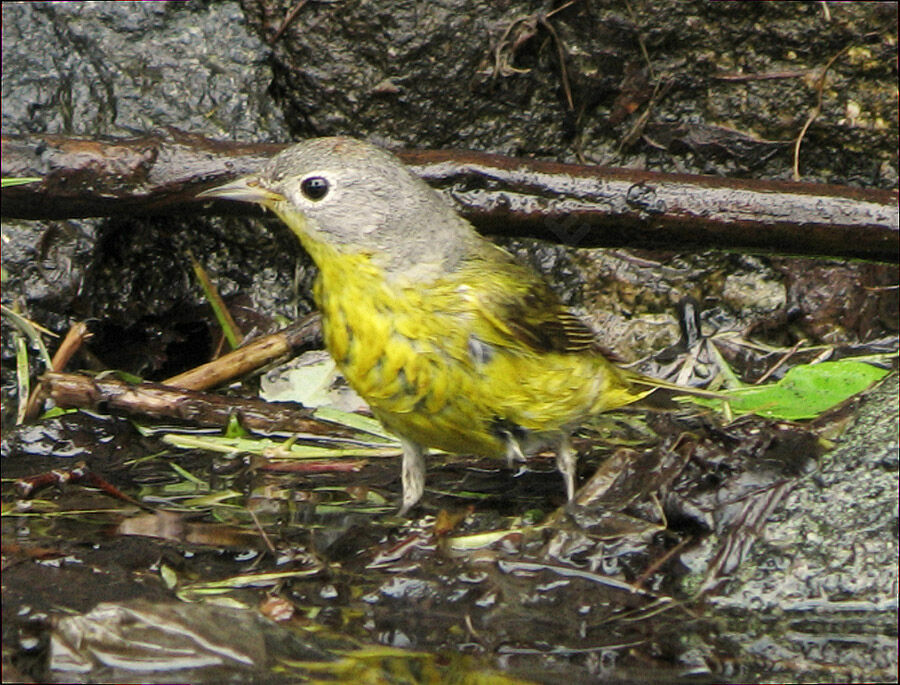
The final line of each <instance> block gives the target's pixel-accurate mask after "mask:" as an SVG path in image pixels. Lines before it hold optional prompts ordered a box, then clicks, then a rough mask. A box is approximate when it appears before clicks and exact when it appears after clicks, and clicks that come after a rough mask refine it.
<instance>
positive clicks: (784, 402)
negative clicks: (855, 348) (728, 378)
mask: <svg viewBox="0 0 900 685" xmlns="http://www.w3.org/2000/svg"><path fill="white" fill-rule="evenodd" d="M887 373H888V371H887V370H886V369H881V368H878V367H877V366H872V365H871V364H866V363H864V362H859V361H854V360H853V359H844V360H841V361H836V362H821V363H819V364H807V365H804V366H795V367H794V368H792V369H791V370H790V371H788V372H787V373H786V374H785V375H784V378H782V379H781V380H780V381H778V382H777V383H769V384H767V385H760V386H752V387H744V388H737V389H734V390H728V391H724V392H723V393H722V394H723V395H725V397H724V398H723V399H708V398H701V397H696V398H692V401H694V402H696V403H697V404H701V405H703V406H707V407H713V408H716V409H719V410H720V411H721V410H724V408H725V404H726V403H727V404H728V407H729V408H730V409H731V412H732V413H733V414H734V415H735V416H739V415H742V414H757V415H759V416H765V417H768V418H774V419H785V420H788V421H796V420H799V419H814V418H815V417H817V416H818V415H819V414H821V413H822V412H824V411H826V410H828V409H831V408H832V407H834V406H836V405H838V404H840V403H841V402H843V401H844V400H846V399H847V398H849V397H852V396H853V395H855V394H856V393H858V392H862V391H863V390H865V389H866V388H868V387H869V386H870V385H872V383H874V382H875V381H878V380H880V379H882V378H884V376H886V375H887Z"/></svg>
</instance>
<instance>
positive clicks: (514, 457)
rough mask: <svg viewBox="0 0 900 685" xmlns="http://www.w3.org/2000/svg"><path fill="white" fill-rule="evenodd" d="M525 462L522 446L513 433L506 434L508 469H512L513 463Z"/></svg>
mask: <svg viewBox="0 0 900 685" xmlns="http://www.w3.org/2000/svg"><path fill="white" fill-rule="evenodd" d="M516 461H525V453H524V452H522V445H521V444H519V441H518V440H516V437H515V436H514V435H513V434H512V433H507V434H506V468H508V469H511V468H512V467H513V462H516Z"/></svg>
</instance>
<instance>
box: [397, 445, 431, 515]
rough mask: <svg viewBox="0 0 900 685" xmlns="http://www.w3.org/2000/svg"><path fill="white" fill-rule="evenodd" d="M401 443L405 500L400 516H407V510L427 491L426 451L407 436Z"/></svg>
mask: <svg viewBox="0 0 900 685" xmlns="http://www.w3.org/2000/svg"><path fill="white" fill-rule="evenodd" d="M400 444H401V445H402V446H403V468H402V473H401V480H402V481H403V502H402V504H401V506H400V516H406V512H408V511H409V510H410V509H411V508H412V507H413V506H414V505H415V504H416V502H418V501H419V500H420V499H422V493H424V492H425V453H424V451H423V450H422V447H421V446H420V445H418V444H416V443H414V442H412V441H410V440H407V439H406V438H400Z"/></svg>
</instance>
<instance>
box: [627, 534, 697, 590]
mask: <svg viewBox="0 0 900 685" xmlns="http://www.w3.org/2000/svg"><path fill="white" fill-rule="evenodd" d="M693 539H694V538H692V537H690V536H688V537H686V538H685V539H684V540H682V541H681V542H679V543H678V544H677V545H675V546H674V547H673V548H672V549H670V550H669V551H668V552H666V553H665V554H663V555H662V556H661V557H660V558H659V559H657V560H656V561H654V562H653V563H652V564H650V566H648V567H647V569H646V570H645V571H644V572H643V573H642V574H641V575H639V576H638V577H637V578H635V580H634V582H633V583H632V585H633V586H634V588H635V590H642V589H643V588H644V583H646V582H647V579H648V578H650V576H652V575H653V574H654V573H656V571H658V570H659V569H660V568H661V567H662V565H663V564H665V563H666V562H667V561H669V559H671V558H672V557H674V556H675V555H676V554H678V553H679V552H680V551H681V550H682V549H684V547H685V546H686V545H687V544H688V543H690V542H692V541H693Z"/></svg>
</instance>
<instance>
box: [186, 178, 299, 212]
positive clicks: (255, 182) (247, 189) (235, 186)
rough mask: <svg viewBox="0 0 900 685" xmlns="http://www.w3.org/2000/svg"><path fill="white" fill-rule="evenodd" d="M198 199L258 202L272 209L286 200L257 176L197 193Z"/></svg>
mask: <svg viewBox="0 0 900 685" xmlns="http://www.w3.org/2000/svg"><path fill="white" fill-rule="evenodd" d="M197 197H198V198H203V199H220V200H236V201H238V202H257V203H259V204H261V205H263V206H268V207H270V206H271V205H272V204H273V203H275V202H279V201H281V200H284V195H281V194H280V193H276V192H274V191H272V190H269V189H268V188H265V187H264V186H263V185H262V182H261V181H260V179H259V177H257V176H244V177H243V178H239V179H237V180H235V181H232V182H231V183H226V184H225V185H221V186H217V187H215V188H210V189H209V190H204V191H203V192H202V193H197Z"/></svg>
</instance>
